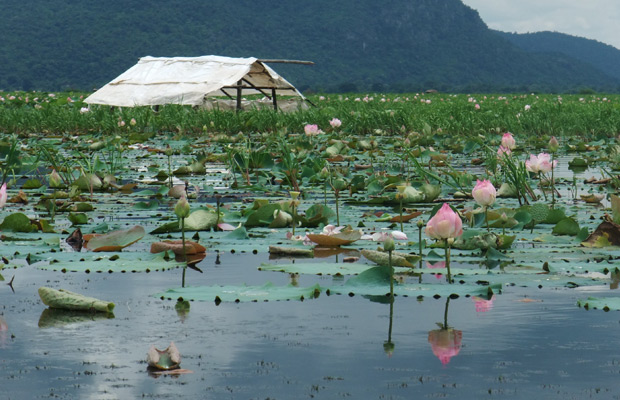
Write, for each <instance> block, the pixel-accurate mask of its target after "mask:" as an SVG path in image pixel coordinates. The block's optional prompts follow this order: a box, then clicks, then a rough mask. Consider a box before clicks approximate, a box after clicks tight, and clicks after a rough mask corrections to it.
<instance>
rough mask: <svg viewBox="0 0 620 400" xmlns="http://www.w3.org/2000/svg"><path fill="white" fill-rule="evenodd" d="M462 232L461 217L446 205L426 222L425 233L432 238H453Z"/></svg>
mask: <svg viewBox="0 0 620 400" xmlns="http://www.w3.org/2000/svg"><path fill="white" fill-rule="evenodd" d="M462 234H463V221H461V217H459V215H458V214H457V213H455V212H454V211H452V209H451V208H450V206H449V205H448V203H443V206H441V208H440V209H439V211H437V213H436V214H435V215H434V216H433V218H431V219H430V220H429V221H428V223H427V224H426V235H427V236H429V237H431V238H433V239H438V240H442V239H454V238H456V237H459V236H461V235H462Z"/></svg>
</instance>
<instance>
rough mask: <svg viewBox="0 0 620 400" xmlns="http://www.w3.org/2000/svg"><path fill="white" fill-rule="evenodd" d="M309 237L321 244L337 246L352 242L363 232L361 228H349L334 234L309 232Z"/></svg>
mask: <svg viewBox="0 0 620 400" xmlns="http://www.w3.org/2000/svg"><path fill="white" fill-rule="evenodd" d="M307 236H308V239H310V240H312V241H313V242H314V243H316V244H318V245H320V246H326V247H336V246H343V245H347V244H351V243H353V242H355V241H357V240H359V239H360V238H361V237H362V232H360V231H359V230H347V231H342V232H339V233H336V234H334V235H323V234H311V233H309V234H308V235H307Z"/></svg>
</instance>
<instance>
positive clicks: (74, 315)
mask: <svg viewBox="0 0 620 400" xmlns="http://www.w3.org/2000/svg"><path fill="white" fill-rule="evenodd" d="M112 318H114V314H112V313H101V312H90V311H73V310H61V309H56V308H46V309H45V310H43V312H42V313H41V316H40V317H39V328H52V327H54V328H60V327H63V326H65V325H70V324H76V323H82V322H88V321H98V320H102V319H112Z"/></svg>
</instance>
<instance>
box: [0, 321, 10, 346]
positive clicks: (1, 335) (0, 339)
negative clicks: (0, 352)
mask: <svg viewBox="0 0 620 400" xmlns="http://www.w3.org/2000/svg"><path fill="white" fill-rule="evenodd" d="M9 336H10V335H9V324H7V323H6V321H5V320H4V318H2V317H0V349H4V348H5V347H6V343H7V341H8V338H9Z"/></svg>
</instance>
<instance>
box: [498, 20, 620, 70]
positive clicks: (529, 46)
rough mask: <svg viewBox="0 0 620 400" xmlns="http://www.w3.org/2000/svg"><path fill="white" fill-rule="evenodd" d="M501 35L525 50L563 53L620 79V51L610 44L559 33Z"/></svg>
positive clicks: (503, 33)
mask: <svg viewBox="0 0 620 400" xmlns="http://www.w3.org/2000/svg"><path fill="white" fill-rule="evenodd" d="M500 34H502V35H503V36H504V37H505V38H507V39H508V40H510V41H511V42H512V43H514V44H516V45H517V46H519V47H521V48H522V49H524V50H527V51H534V52H539V53H552V52H556V53H561V54H564V55H567V56H569V57H572V58H576V59H578V60H581V61H584V62H588V63H590V64H592V65H594V66H595V67H597V68H598V69H600V70H601V71H603V72H605V73H606V74H609V75H610V76H613V77H615V78H617V79H620V50H618V49H616V48H615V47H613V46H610V45H608V44H605V43H601V42H598V41H596V40H591V39H586V38H582V37H577V36H572V35H566V34H564V33H559V32H548V31H545V32H535V33H520V34H519V33H506V32H500Z"/></svg>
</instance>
